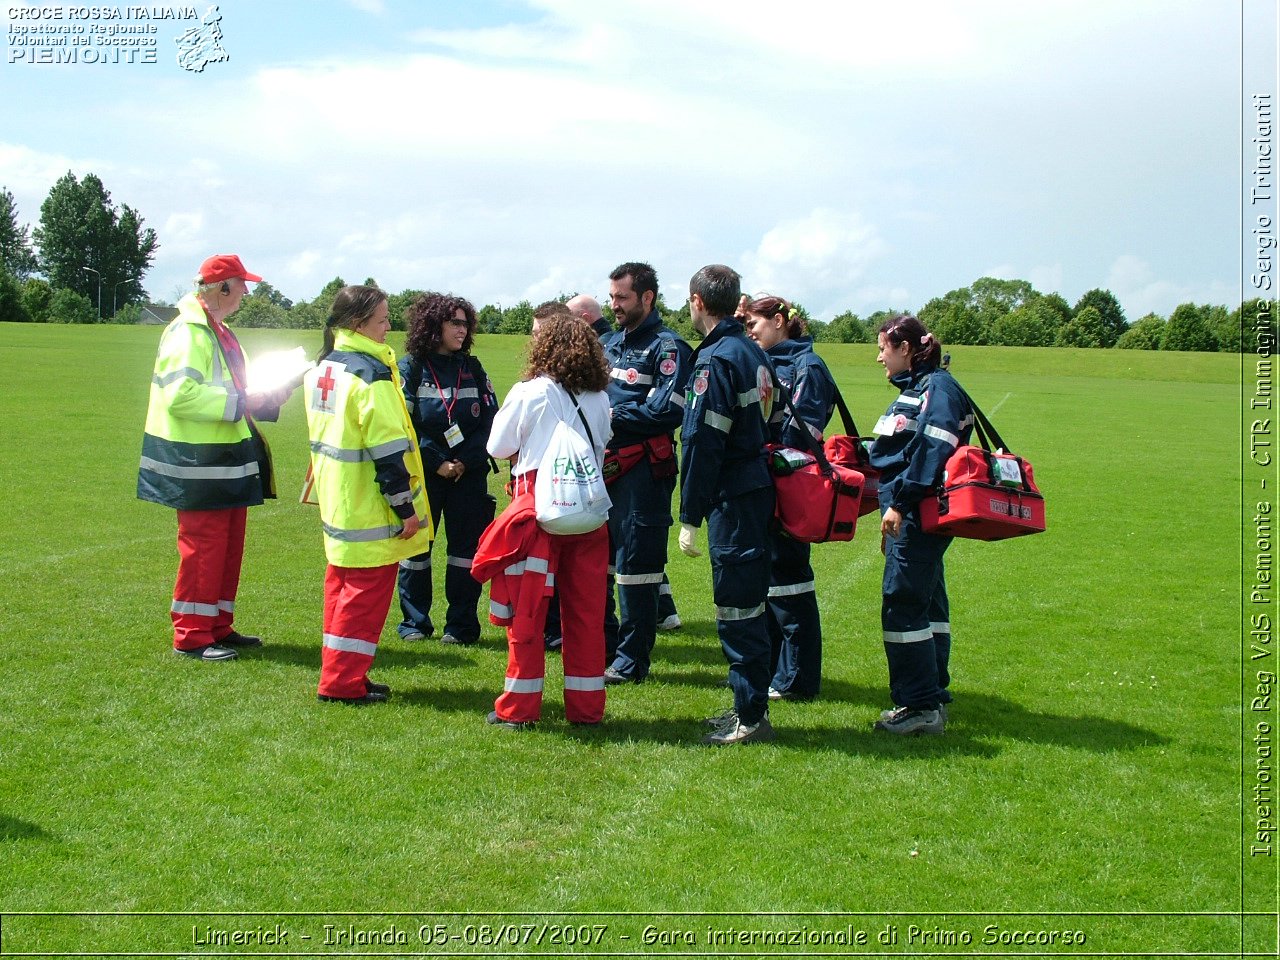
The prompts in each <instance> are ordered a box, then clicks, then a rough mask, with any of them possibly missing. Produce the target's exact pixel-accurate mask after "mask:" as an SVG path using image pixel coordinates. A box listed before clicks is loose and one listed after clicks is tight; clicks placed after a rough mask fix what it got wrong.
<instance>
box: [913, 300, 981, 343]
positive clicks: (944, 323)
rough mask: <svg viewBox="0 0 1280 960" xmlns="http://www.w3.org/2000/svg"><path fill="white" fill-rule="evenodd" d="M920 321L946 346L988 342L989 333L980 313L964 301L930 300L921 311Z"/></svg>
mask: <svg viewBox="0 0 1280 960" xmlns="http://www.w3.org/2000/svg"><path fill="white" fill-rule="evenodd" d="M948 296H949V295H948ZM920 320H921V321H922V322H923V323H924V325H925V326H926V327H928V328H929V330H931V331H932V332H933V334H934V335H935V336H936V337H937V338H938V339H939V340H941V341H942V342H943V343H946V344H975V345H976V344H982V343H986V342H987V332H986V330H985V329H984V328H983V325H982V320H981V318H980V317H979V316H978V312H977V311H976V310H975V309H974V308H973V306H972V305H971V304H970V303H968V302H966V301H963V300H957V299H953V300H951V301H947V300H946V298H943V300H941V301H938V300H930V301H929V302H928V303H926V304H925V305H924V307H923V308H922V309H921V310H920Z"/></svg>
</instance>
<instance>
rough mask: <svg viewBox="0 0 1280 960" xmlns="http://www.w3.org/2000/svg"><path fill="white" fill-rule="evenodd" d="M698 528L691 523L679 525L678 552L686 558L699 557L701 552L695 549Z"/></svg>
mask: <svg viewBox="0 0 1280 960" xmlns="http://www.w3.org/2000/svg"><path fill="white" fill-rule="evenodd" d="M697 543H698V528H697V527H695V526H694V525H693V524H691V523H682V524H680V552H681V553H683V554H684V555H685V556H686V557H700V556H702V551H701V550H699V549H698V547H697Z"/></svg>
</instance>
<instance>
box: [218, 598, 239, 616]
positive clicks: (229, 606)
mask: <svg viewBox="0 0 1280 960" xmlns="http://www.w3.org/2000/svg"><path fill="white" fill-rule="evenodd" d="M218 609H219V610H222V611H223V612H225V613H235V612H236V602H235V601H234V600H219V601H218Z"/></svg>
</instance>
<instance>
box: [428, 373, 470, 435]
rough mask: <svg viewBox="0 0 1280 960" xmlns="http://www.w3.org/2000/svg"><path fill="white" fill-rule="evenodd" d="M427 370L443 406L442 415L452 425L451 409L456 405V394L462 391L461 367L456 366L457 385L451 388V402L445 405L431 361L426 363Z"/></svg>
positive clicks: (441, 389) (442, 391)
mask: <svg viewBox="0 0 1280 960" xmlns="http://www.w3.org/2000/svg"><path fill="white" fill-rule="evenodd" d="M426 366H427V369H428V370H430V371H431V379H432V380H434V381H435V384H436V392H438V393H439V394H440V402H441V403H442V404H444V415H445V416H446V417H448V418H449V422H450V423H453V408H454V407H456V406H457V405H458V393H459V392H460V391H461V390H462V365H461V364H459V365H458V383H457V385H456V386H455V387H454V388H453V402H452V403H445V400H444V387H442V386H440V379H439V378H438V377H437V376H436V368H435V367H433V366H432V365H431V361H430V360H427V361H426Z"/></svg>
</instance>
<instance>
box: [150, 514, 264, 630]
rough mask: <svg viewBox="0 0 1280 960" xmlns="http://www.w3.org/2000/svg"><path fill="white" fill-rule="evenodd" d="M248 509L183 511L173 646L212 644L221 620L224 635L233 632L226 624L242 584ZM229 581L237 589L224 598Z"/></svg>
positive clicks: (171, 613)
mask: <svg viewBox="0 0 1280 960" xmlns="http://www.w3.org/2000/svg"><path fill="white" fill-rule="evenodd" d="M247 512H248V511H247V510H246V509H245V508H244V507H233V508H230V509H227V510H179V511H177V513H178V575H177V579H176V581H175V583H174V587H173V602H172V604H171V605H170V608H169V614H170V617H171V618H172V619H173V645H174V646H175V647H176V648H178V649H179V650H195V649H199V648H200V647H207V646H208V645H209V644H211V643H213V642H214V639H213V635H214V630H215V629H218V628H219V624H222V625H223V626H222V635H223V636H225V635H226V634H227V633H228V632H229V630H228V629H226V628H227V627H229V626H230V624H231V615H232V614H231V607H232V606H233V605H234V601H235V594H234V589H235V587H236V586H237V585H238V584H239V582H240V561H241V558H242V557H243V555H244V529H245V524H244V518H245V514H246V513H247ZM231 567H234V569H233V570H232V569H230V568H231ZM228 584H230V585H231V587H232V591H233V592H232V593H231V595H230V596H223V590H224V586H225V585H228Z"/></svg>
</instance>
